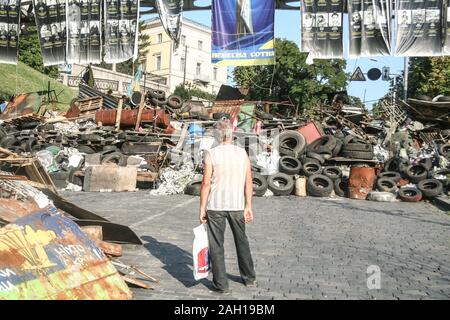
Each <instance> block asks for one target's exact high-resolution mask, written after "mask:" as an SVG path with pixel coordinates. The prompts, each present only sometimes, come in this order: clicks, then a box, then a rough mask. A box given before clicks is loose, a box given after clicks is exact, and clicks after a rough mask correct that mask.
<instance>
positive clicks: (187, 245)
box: [64, 192, 450, 300]
mask: <svg viewBox="0 0 450 320" xmlns="http://www.w3.org/2000/svg"><path fill="white" fill-rule="evenodd" d="M64 196H65V197H66V198H67V199H68V200H69V201H72V202H74V203H75V204H77V205H79V206H81V207H83V208H86V209H88V210H92V211H93V212H95V213H96V214H99V215H101V216H103V217H105V218H107V219H110V220H111V221H113V222H117V223H122V224H125V225H129V226H130V227H131V228H132V229H133V230H135V232H136V233H137V234H138V235H139V236H140V237H141V239H142V240H143V242H144V245H143V246H132V245H124V248H123V252H124V256H123V257H122V258H121V261H123V262H125V263H129V264H134V265H137V266H139V267H140V268H141V269H142V270H143V271H145V272H146V273H148V274H150V275H152V276H154V277H156V278H157V279H159V280H160V283H159V284H152V283H150V284H151V285H152V286H153V287H154V290H142V289H133V292H134V293H135V298H136V299H176V300H178V299H180V300H182V299H201V300H205V299H214V300H215V299H221V298H220V296H219V297H217V296H215V295H211V294H210V293H209V290H208V288H209V286H211V278H212V277H211V275H210V276H209V278H208V279H205V280H202V281H194V279H193V275H192V256H191V252H192V240H193V233H192V229H193V228H194V227H196V226H197V225H198V217H197V213H198V206H199V204H198V201H199V199H198V198H193V197H190V196H185V195H179V196H167V197H165V196H163V197H156V196H150V195H149V193H148V192H133V193H86V192H78V193H75V192H66V193H64ZM254 211H255V221H254V223H253V224H251V225H249V226H248V228H247V233H248V237H249V241H250V246H251V250H252V254H253V258H254V261H255V269H256V273H257V277H258V282H259V286H258V287H257V288H254V289H251V290H249V289H248V288H246V287H245V286H244V285H242V283H240V275H239V269H238V266H237V258H236V251H235V247H234V243H233V238H232V235H231V231H230V229H229V228H227V232H226V237H225V255H226V259H225V261H226V266H227V273H228V274H229V277H230V288H231V290H232V291H233V293H232V296H231V297H230V296H227V297H226V299H262V300H265V299H269V300H270V299H301V300H303V299H330V300H331V299H345V300H358V299H378V300H381V299H448V298H449V297H450V250H448V239H449V235H450V217H449V216H448V215H446V214H444V213H442V212H441V211H438V210H437V209H435V208H434V207H432V206H431V205H429V204H427V203H424V202H421V203H402V202H400V203H380V202H371V201H356V200H348V199H343V200H342V201H339V202H338V201H326V200H324V199H315V198H298V197H271V198H255V199H254ZM371 265H377V266H379V268H380V270H381V289H380V290H368V288H367V278H368V277H369V276H370V275H369V274H367V273H366V271H367V268H368V267H369V266H371Z"/></svg>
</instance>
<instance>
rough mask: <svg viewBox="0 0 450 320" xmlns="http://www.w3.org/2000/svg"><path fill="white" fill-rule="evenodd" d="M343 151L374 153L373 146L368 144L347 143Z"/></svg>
mask: <svg viewBox="0 0 450 320" xmlns="http://www.w3.org/2000/svg"><path fill="white" fill-rule="evenodd" d="M342 151H363V152H373V146H372V145H370V144H367V143H365V144H362V143H347V144H344V146H343V147H342Z"/></svg>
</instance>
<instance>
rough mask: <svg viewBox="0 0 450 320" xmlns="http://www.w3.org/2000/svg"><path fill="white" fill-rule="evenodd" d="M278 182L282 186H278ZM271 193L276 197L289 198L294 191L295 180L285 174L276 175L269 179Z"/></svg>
mask: <svg viewBox="0 0 450 320" xmlns="http://www.w3.org/2000/svg"><path fill="white" fill-rule="evenodd" d="M276 182H278V183H279V184H280V185H279V186H277V184H276ZM267 184H268V187H269V189H270V191H272V192H273V194H274V195H276V196H288V195H290V194H291V193H292V191H293V190H294V179H293V178H292V176H289V175H287V174H285V173H281V172H279V173H275V174H273V175H270V176H269V177H268V178H267Z"/></svg>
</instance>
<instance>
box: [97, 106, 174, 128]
mask: <svg viewBox="0 0 450 320" xmlns="http://www.w3.org/2000/svg"><path fill="white" fill-rule="evenodd" d="M116 113H117V110H99V111H97V112H96V113H95V122H97V123H99V122H101V123H102V124H103V125H106V126H113V125H115V124H116ZM137 116H138V110H137V109H133V110H122V114H121V117H120V125H123V126H134V125H135V124H136V121H137ZM155 117H156V125H158V126H160V127H162V128H167V127H168V126H170V118H169V115H168V114H167V113H166V112H165V111H164V110H162V109H161V110H154V109H146V110H144V111H143V112H142V117H141V122H151V121H153V119H154V118H155Z"/></svg>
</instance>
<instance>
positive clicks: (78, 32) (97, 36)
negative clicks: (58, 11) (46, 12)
mask: <svg viewBox="0 0 450 320" xmlns="http://www.w3.org/2000/svg"><path fill="white" fill-rule="evenodd" d="M100 9H101V4H100V0H81V1H75V0H70V1H68V3H67V9H66V12H67V19H66V21H67V25H68V28H69V29H68V36H67V62H68V63H79V64H87V63H100V62H101V60H102V56H101V30H102V27H101V20H100V19H101V10H100Z"/></svg>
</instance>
